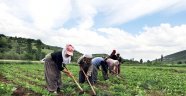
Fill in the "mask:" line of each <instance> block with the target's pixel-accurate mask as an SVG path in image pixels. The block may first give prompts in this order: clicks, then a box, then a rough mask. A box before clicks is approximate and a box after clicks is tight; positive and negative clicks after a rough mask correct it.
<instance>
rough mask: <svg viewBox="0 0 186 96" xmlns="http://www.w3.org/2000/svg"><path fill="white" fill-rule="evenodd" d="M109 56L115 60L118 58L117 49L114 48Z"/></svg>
mask: <svg viewBox="0 0 186 96" xmlns="http://www.w3.org/2000/svg"><path fill="white" fill-rule="evenodd" d="M109 58H111V59H113V60H117V56H116V50H113V51H112V53H111V54H110V55H109Z"/></svg>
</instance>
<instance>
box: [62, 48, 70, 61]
mask: <svg viewBox="0 0 186 96" xmlns="http://www.w3.org/2000/svg"><path fill="white" fill-rule="evenodd" d="M65 54H66V48H63V50H62V58H63V62H62V63H64V64H69V63H70V61H71V56H69V57H66V56H65Z"/></svg>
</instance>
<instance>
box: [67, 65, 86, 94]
mask: <svg viewBox="0 0 186 96" xmlns="http://www.w3.org/2000/svg"><path fill="white" fill-rule="evenodd" d="M65 68H66V69H67V67H65ZM67 71H69V70H68V69H67ZM69 72H70V71H69ZM72 79H73V80H74V82H75V83H76V85H77V86H78V88H79V89H80V90H81V91H83V89H82V88H81V86H80V85H79V83H78V82H77V81H76V79H75V77H74V76H73V75H72Z"/></svg>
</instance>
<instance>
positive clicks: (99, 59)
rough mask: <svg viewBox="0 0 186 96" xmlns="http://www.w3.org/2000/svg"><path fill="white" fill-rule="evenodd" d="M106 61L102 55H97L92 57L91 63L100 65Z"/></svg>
mask: <svg viewBox="0 0 186 96" xmlns="http://www.w3.org/2000/svg"><path fill="white" fill-rule="evenodd" d="M102 61H104V59H103V58H102V57H95V58H93V59H92V61H91V63H92V64H93V65H94V66H96V67H99V66H100V65H101V62H102Z"/></svg>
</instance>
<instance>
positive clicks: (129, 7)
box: [0, 0, 186, 60]
mask: <svg viewBox="0 0 186 96" xmlns="http://www.w3.org/2000/svg"><path fill="white" fill-rule="evenodd" d="M18 1H19V2H18ZM18 1H17V0H11V1H6V0H2V1H1V2H0V33H1V34H5V35H8V36H19V37H26V38H33V39H41V40H42V41H43V42H44V43H46V44H49V45H55V46H60V47H64V46H65V44H66V43H71V44H73V45H74V46H75V49H76V50H78V51H80V52H82V53H107V54H110V53H111V51H112V50H113V49H116V50H117V51H118V52H120V53H121V56H123V57H124V58H128V59H130V58H135V59H137V60H139V59H141V58H142V59H144V60H148V59H150V60H152V59H155V58H158V57H160V56H161V54H163V55H167V54H171V53H173V52H177V51H180V50H184V49H185V47H186V45H185V44H184V42H185V41H186V37H185V36H186V31H185V30H186V25H185V24H182V25H177V26H173V25H171V24H168V23H167V24H160V25H159V26H146V27H144V29H143V31H142V32H140V33H139V34H132V33H130V32H127V31H126V30H124V29H120V28H117V27H112V26H108V25H118V24H123V23H126V22H130V21H131V20H134V19H136V18H140V17H141V16H144V15H147V14H151V13H154V12H159V11H162V10H168V9H167V8H170V7H171V6H175V7H174V8H176V9H177V10H178V11H179V10H183V9H182V8H185V7H184V4H186V3H184V4H181V3H183V2H182V1H181V0H169V1H165V0H164V1H162V0H150V1H146V0H140V1H136V0H135V2H134V1H133V0H132V1H127V0H120V1H117V2H116V1H115V0H110V1H107V0H102V1H101V0H89V1H87V0H78V1H74V2H72V1H71V0H63V1H61V0H55V2H53V0H44V1H43V0H28V1H25V0H18ZM174 8H171V10H174ZM168 11H170V10H168ZM99 14H104V15H103V16H105V17H100V19H103V20H102V21H105V22H104V25H102V26H101V27H100V28H94V26H95V24H96V23H97V22H96V20H95V17H96V16H97V15H99ZM69 21H71V22H73V23H74V22H75V23H77V25H75V26H73V27H69V28H66V27H64V24H65V23H67V22H69ZM105 26H107V27H105Z"/></svg>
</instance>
